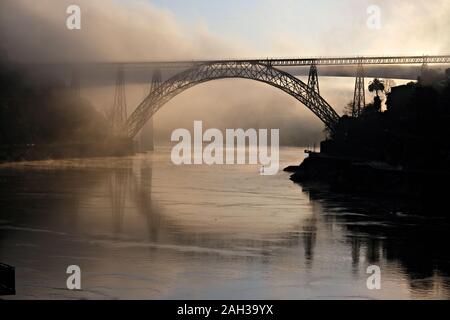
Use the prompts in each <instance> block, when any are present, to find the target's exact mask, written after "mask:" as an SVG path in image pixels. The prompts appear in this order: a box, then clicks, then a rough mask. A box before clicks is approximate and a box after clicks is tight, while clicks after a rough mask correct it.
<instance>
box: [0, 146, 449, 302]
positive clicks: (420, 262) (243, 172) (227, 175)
mask: <svg viewBox="0 0 450 320" xmlns="http://www.w3.org/2000/svg"><path fill="white" fill-rule="evenodd" d="M302 159H303V150H301V149H296V148H285V149H283V150H282V151H281V162H282V167H283V166H285V165H289V164H295V163H299V162H300V161H301V160H302ZM0 208H1V209H0V261H1V262H4V263H8V264H11V265H14V266H16V274H17V296H16V297H17V298H25V299H36V298H49V299H67V298H70V299H71V298H74V299H85V298H86V299H94V298H95V299H339V298H351V299H412V298H426V299H447V298H450V278H449V270H450V254H449V250H448V246H447V245H448V244H449V243H450V241H449V238H450V236H449V234H448V233H449V230H450V227H449V224H448V221H447V220H445V219H438V218H433V219H430V218H422V217H420V216H416V215H410V214H408V212H404V211H402V210H399V209H398V207H397V206H396V205H395V201H394V205H393V204H392V203H391V202H389V203H388V202H386V203H384V202H382V201H369V200H367V199H363V198H356V197H350V196H348V195H347V196H345V195H342V196H339V195H336V194H334V193H331V192H329V191H327V190H326V188H322V187H319V186H317V187H308V188H306V187H301V186H299V185H295V184H293V183H292V182H290V181H289V175H288V174H286V173H283V172H280V173H279V174H278V175H277V176H271V177H262V176H260V175H259V174H258V168H257V167H255V166H215V167H208V166H195V167H194V166H184V167H176V166H174V165H172V164H171V163H170V155H169V152H168V150H159V151H157V152H154V153H149V154H145V155H144V154H142V155H136V156H133V157H129V158H108V159H89V160H61V161H44V162H33V163H27V164H13V165H2V166H0ZM373 264H376V265H379V266H380V267H381V270H382V289H381V290H378V291H370V290H368V289H367V287H366V280H367V277H368V275H367V274H366V268H367V267H368V266H369V265H373ZM69 265H79V266H80V267H81V270H82V288H83V289H82V291H78V292H73V291H68V290H66V289H65V288H66V279H67V276H68V275H67V274H66V273H65V272H66V268H67V266H69Z"/></svg>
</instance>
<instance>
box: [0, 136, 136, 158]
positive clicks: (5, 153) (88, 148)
mask: <svg viewBox="0 0 450 320" xmlns="http://www.w3.org/2000/svg"><path fill="white" fill-rule="evenodd" d="M134 153H135V151H134V144H133V141H132V140H131V139H127V138H117V139H109V140H107V141H103V142H92V143H64V144H62V143H60V144H45V145H44V144H42V145H35V144H29V145H7V146H0V163H5V162H21V161H37V160H50V159H52V160H57V159H69V158H90V157H114V156H128V155H133V154H134Z"/></svg>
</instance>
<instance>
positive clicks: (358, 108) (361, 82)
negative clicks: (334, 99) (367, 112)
mask: <svg viewBox="0 0 450 320" xmlns="http://www.w3.org/2000/svg"><path fill="white" fill-rule="evenodd" d="M365 106H366V85H365V79H364V66H363V64H362V63H361V62H360V63H358V67H357V70H356V80H355V92H354V95H353V105H352V117H354V118H356V117H359V116H360V115H361V112H362V110H363V109H364V107H365Z"/></svg>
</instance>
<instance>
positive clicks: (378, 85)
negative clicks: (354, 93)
mask: <svg viewBox="0 0 450 320" xmlns="http://www.w3.org/2000/svg"><path fill="white" fill-rule="evenodd" d="M384 89H385V85H384V81H383V80H380V79H377V78H375V79H373V81H372V82H370V83H369V91H370V92H375V94H376V95H377V97H378V98H379V97H380V94H379V92H380V91H381V92H384Z"/></svg>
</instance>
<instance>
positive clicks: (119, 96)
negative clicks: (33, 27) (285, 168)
mask: <svg viewBox="0 0 450 320" xmlns="http://www.w3.org/2000/svg"><path fill="white" fill-rule="evenodd" d="M431 64H442V65H446V64H448V65H450V55H438V56H391V57H387V56H386V57H384V56H375V57H316V58H291V59H289V58H266V59H240V60H231V59H230V60H203V61H199V60H192V61H147V62H120V63H115V62H114V63H92V64H88V65H89V66H90V67H94V66H95V67H99V66H100V67H105V66H107V67H114V68H116V69H117V70H118V72H117V80H116V93H115V102H114V107H113V123H114V127H115V128H118V129H119V130H121V131H122V132H123V133H124V134H126V135H127V136H128V137H130V138H133V137H135V136H136V135H137V134H138V133H139V131H140V130H141V129H142V128H143V127H144V125H145V124H146V122H147V121H148V120H149V119H151V118H152V117H153V115H154V114H155V113H156V112H157V111H158V110H159V109H161V108H162V107H163V106H164V104H166V103H167V102H168V101H170V100H171V99H172V98H174V97H175V96H177V95H178V94H180V93H182V92H183V91H185V90H188V89H189V88H191V87H193V86H195V85H198V84H201V83H205V82H207V81H212V80H217V79H230V78H241V79H249V80H255V81H259V82H262V83H265V84H268V85H271V86H273V87H276V88H278V89H280V90H282V91H284V92H285V93H287V94H289V95H291V96H292V97H294V98H295V99H297V100H298V101H300V102H301V103H302V104H304V105H305V106H306V107H307V108H308V109H310V110H311V111H312V112H313V113H314V114H315V115H316V116H317V117H318V118H319V119H320V120H321V121H322V122H323V123H324V124H325V126H326V127H327V128H328V129H330V130H333V127H334V126H335V124H336V123H337V122H338V121H339V118H340V117H339V115H338V114H337V112H336V111H335V110H334V109H333V108H332V107H331V105H330V104H329V103H328V102H326V101H325V99H324V98H323V97H322V96H321V95H320V89H319V77H318V66H355V67H356V74H355V77H356V81H355V91H354V99H353V115H354V116H358V115H359V114H360V113H361V110H362V108H363V107H364V106H365V79H364V77H365V75H364V66H370V65H371V66H373V65H422V66H423V67H425V66H427V65H431ZM287 67H309V68H310V69H309V76H308V82H307V83H305V82H303V81H302V80H300V79H298V78H297V77H296V76H294V75H292V74H291V73H289V72H287V71H286V70H285V68H287ZM136 68H137V69H143V68H148V69H151V70H153V79H152V84H151V89H150V91H149V94H148V95H147V96H146V97H145V98H144V100H143V101H142V102H141V103H140V104H139V105H138V107H137V108H136V109H135V110H134V112H133V113H132V114H131V115H130V116H129V117H127V112H126V99H125V90H124V87H125V76H124V70H130V69H136ZM162 69H171V70H172V72H173V70H175V75H173V76H171V77H169V79H166V80H164V81H162V80H161V70H162ZM177 69H180V71H179V72H176V70H177ZM73 83H77V81H74V82H73ZM78 83H79V81H78Z"/></svg>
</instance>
